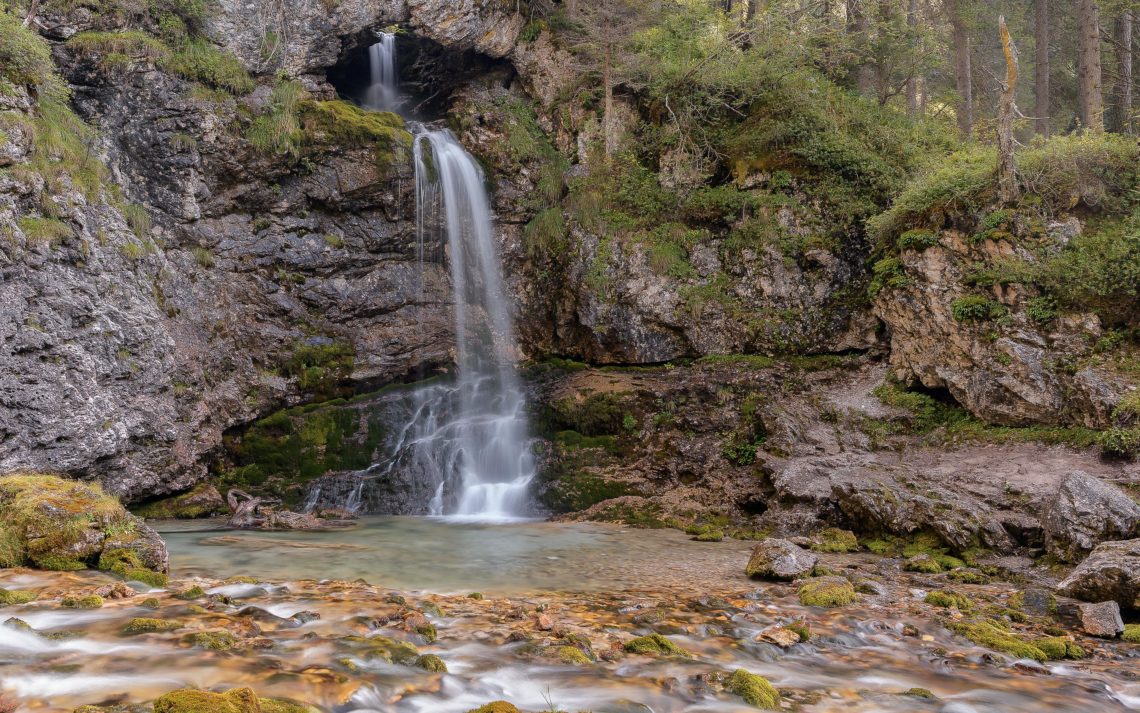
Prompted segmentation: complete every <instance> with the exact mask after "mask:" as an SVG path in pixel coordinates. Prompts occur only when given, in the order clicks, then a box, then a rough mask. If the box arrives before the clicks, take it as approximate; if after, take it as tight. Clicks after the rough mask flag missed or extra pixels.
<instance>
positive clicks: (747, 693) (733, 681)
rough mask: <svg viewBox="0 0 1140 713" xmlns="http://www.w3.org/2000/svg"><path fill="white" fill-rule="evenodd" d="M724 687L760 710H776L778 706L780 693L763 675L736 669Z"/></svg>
mask: <svg viewBox="0 0 1140 713" xmlns="http://www.w3.org/2000/svg"><path fill="white" fill-rule="evenodd" d="M724 687H725V688H726V689H728V690H729V691H731V692H732V693H735V694H736V695H738V696H740V697H741V698H743V699H744V700H745V701H746V702H747V703H748V704H749V705H752V706H754V707H756V708H760V709H761V710H778V709H779V708H780V694H779V692H778V691H777V690H776V689H775V688H773V687H772V684H771V683H768V679H766V678H764V677H763V676H758V675H757V674H754V673H750V672H748V671H745V670H744V669H742V668H738V669H736V671H735V672H733V674H732V675H731V676H729V678H728V680H727V681H726V682H725V685H724Z"/></svg>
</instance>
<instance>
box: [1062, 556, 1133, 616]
mask: <svg viewBox="0 0 1140 713" xmlns="http://www.w3.org/2000/svg"><path fill="white" fill-rule="evenodd" d="M1057 589H1058V590H1059V591H1060V592H1061V593H1062V594H1064V595H1066V596H1070V597H1074V598H1076V599H1083V600H1085V601H1090V602H1103V601H1107V600H1112V601H1115V602H1116V603H1117V604H1119V605H1120V606H1121V607H1122V608H1124V609H1140V539H1136V540H1122V541H1120V542H1105V543H1102V544H1100V545H1097V546H1096V549H1094V550H1093V551H1092V554H1091V555H1089V556H1088V559H1086V560H1085V561H1084V562H1081V564H1080V566H1078V567H1077V568H1076V569H1075V570H1073V573H1072V574H1070V575H1069V576H1068V577H1066V578H1065V579H1064V580H1063V581H1062V582H1061V583H1060V584H1058V585H1057Z"/></svg>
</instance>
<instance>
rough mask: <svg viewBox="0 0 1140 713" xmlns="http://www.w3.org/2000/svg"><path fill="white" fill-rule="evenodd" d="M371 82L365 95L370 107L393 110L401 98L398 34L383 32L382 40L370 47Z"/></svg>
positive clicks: (367, 104)
mask: <svg viewBox="0 0 1140 713" xmlns="http://www.w3.org/2000/svg"><path fill="white" fill-rule="evenodd" d="M368 63H369V71H370V76H369V79H370V80H371V83H370V84H369V85H368V91H367V93H366V94H365V96H364V104H365V106H367V107H368V108H369V109H377V110H381V111H391V110H393V109H395V108H396V105H397V103H398V99H399V92H398V87H397V84H398V79H397V76H396V35H394V34H392V33H391V32H381V33H380V41H379V42H377V43H376V44H374V45H372V46H371V47H369V48H368Z"/></svg>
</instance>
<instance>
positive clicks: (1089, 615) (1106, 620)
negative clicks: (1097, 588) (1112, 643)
mask: <svg viewBox="0 0 1140 713" xmlns="http://www.w3.org/2000/svg"><path fill="white" fill-rule="evenodd" d="M1077 608H1078V610H1079V611H1080V616H1081V628H1082V629H1084V631H1085V633H1086V634H1088V635H1089V636H1100V637H1102V638H1106V639H1113V638H1116V637H1117V636H1119V635H1120V634H1121V633H1123V632H1124V621H1123V620H1122V619H1121V618H1120V605H1119V604H1117V603H1116V602H1113V601H1108V602H1097V603H1096V604H1080V605H1078V607H1077Z"/></svg>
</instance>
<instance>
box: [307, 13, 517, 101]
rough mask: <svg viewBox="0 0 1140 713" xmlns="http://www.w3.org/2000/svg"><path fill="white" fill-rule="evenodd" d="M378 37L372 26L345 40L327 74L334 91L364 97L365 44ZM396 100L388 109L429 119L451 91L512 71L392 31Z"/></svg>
mask: <svg viewBox="0 0 1140 713" xmlns="http://www.w3.org/2000/svg"><path fill="white" fill-rule="evenodd" d="M379 41H380V35H379V34H378V33H376V32H373V31H368V32H362V33H359V34H358V35H355V36H352V37H349V38H346V39H345V40H344V45H345V48H344V50H343V51H342V52H341V56H340V59H339V60H338V61H337V63H336V64H335V65H333V67H332V68H330V69H329V70H328V73H327V79H328V81H329V83H330V84H332V85H333V87H334V88H335V89H336V91H337V94H338V95H339V96H340V97H341V98H343V99H347V100H349V101H352V102H355V103H357V104H361V103H363V102H364V99H365V96H366V94H367V91H368V87H369V85H370V84H371V68H370V58H369V48H370V47H371V46H372V45H374V44H376V43H377V42H379ZM395 44H396V63H395V65H396V75H397V80H398V88H399V96H400V98H399V101H398V103H397V104H396V105H395V106H394V107H393V110H394V111H396V112H397V113H399V114H400V115H402V116H404V117H405V118H408V119H412V120H417V121H424V122H431V121H437V120H439V119H443V118H444V117H445V116H446V114H447V111H448V109H449V107H450V106H451V104H452V101H453V98H454V95H455V93H456V91H458V90H459V89H461V88H462V87H463V86H464V85H466V84H468V83H470V82H472V81H474V80H476V79H478V78H480V77H485V76H487V75H490V74H495V73H506V74H507V75H508V76H509V75H510V74H511V73H512V72H513V70H512V69H511V67H510V64H509V63H506V62H504V61H502V60H495V59H491V58H490V57H486V56H484V55H481V54H479V53H477V52H473V51H459V50H452V49H448V48H446V47H444V46H443V45H440V44H439V43H437V42H434V41H432V40H429V39H426V38H423V37H419V36H417V35H414V34H412V33H410V32H405V31H400V32H397V33H395Z"/></svg>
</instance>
